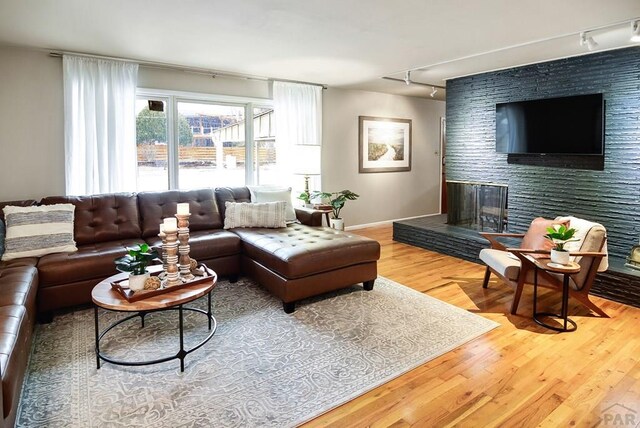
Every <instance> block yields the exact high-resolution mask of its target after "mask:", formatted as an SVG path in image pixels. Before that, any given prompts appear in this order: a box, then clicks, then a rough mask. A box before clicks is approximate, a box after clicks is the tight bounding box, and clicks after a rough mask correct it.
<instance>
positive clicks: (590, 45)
mask: <svg viewBox="0 0 640 428" xmlns="http://www.w3.org/2000/svg"><path fill="white" fill-rule="evenodd" d="M580 46H586V47H587V49H589V50H590V51H592V50H594V49H595V48H597V47H598V42H596V41H595V40H593V37H591V36H589V35H588V34H587V33H586V32H582V33H580Z"/></svg>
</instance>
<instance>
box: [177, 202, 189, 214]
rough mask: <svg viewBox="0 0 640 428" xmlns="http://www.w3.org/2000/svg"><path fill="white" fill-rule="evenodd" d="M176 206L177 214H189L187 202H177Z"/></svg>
mask: <svg viewBox="0 0 640 428" xmlns="http://www.w3.org/2000/svg"><path fill="white" fill-rule="evenodd" d="M177 208H178V212H177V214H179V215H187V214H190V212H189V204H188V203H184V204H178V207H177Z"/></svg>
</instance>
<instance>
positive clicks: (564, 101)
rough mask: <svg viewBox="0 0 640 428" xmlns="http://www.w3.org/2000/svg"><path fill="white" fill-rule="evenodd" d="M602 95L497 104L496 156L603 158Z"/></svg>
mask: <svg viewBox="0 0 640 428" xmlns="http://www.w3.org/2000/svg"><path fill="white" fill-rule="evenodd" d="M603 106H604V104H603V97H602V94H591V95H579V96H573V97H563V98H548V99H542V100H533V101H520V102H513V103H502V104H496V152H498V153H512V154H526V153H537V154H544V153H554V154H571V155H602V154H604V133H603V130H604V127H603V124H604V107H603Z"/></svg>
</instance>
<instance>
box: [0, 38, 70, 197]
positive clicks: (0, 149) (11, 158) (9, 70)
mask: <svg viewBox="0 0 640 428" xmlns="http://www.w3.org/2000/svg"><path fill="white" fill-rule="evenodd" d="M62 109H63V99H62V65H61V60H60V59H56V58H50V57H49V56H48V55H47V54H46V53H44V52H33V51H27V50H21V49H12V48H0V200H2V201H8V200H15V199H39V198H41V197H42V196H45V195H53V194H62V193H64V116H63V112H62Z"/></svg>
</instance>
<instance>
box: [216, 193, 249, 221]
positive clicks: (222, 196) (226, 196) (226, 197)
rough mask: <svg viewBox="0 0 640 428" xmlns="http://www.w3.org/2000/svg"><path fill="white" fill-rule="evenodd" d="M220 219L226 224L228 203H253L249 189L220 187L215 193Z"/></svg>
mask: <svg viewBox="0 0 640 428" xmlns="http://www.w3.org/2000/svg"><path fill="white" fill-rule="evenodd" d="M215 195H216V203H217V204H218V209H219V210H220V218H222V221H223V222H224V217H225V213H226V205H225V204H226V203H227V202H251V192H249V188H247V187H218V188H216V191H215Z"/></svg>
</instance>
